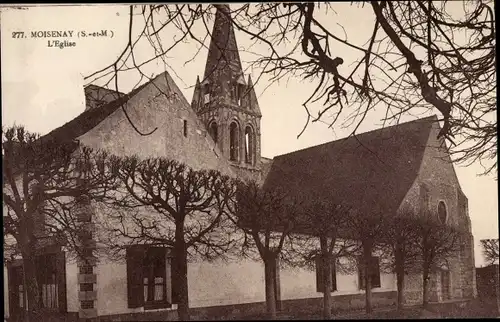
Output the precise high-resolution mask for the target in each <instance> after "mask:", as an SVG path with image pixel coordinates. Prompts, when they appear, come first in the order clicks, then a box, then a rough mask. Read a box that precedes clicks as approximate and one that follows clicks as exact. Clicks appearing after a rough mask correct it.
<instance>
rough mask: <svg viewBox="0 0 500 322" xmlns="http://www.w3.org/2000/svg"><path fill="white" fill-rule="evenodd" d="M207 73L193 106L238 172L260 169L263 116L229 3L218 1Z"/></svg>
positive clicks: (197, 88) (195, 94)
mask: <svg viewBox="0 0 500 322" xmlns="http://www.w3.org/2000/svg"><path fill="white" fill-rule="evenodd" d="M216 7H217V12H216V15H215V21H214V26H213V30H212V34H211V36H212V37H211V41H210V47H209V51H208V57H207V62H206V65H205V74H204V76H203V79H202V80H201V81H200V79H199V77H197V79H196V85H195V89H194V95H193V100H192V103H191V106H192V108H193V110H194V111H195V112H196V113H197V114H198V117H199V118H200V119H201V120H202V121H203V123H204V124H205V127H206V128H207V131H208V133H210V135H211V136H212V138H213V139H214V141H215V142H216V144H217V146H218V147H219V149H220V150H221V151H222V154H223V155H224V157H225V158H227V160H229V161H230V164H231V165H232V166H233V167H236V168H237V172H238V173H239V172H241V171H243V172H246V173H249V172H250V173H256V172H260V168H261V158H260V151H261V145H260V119H261V117H262V115H261V112H260V108H259V103H258V102H257V95H256V94H255V90H254V87H253V82H252V79H251V77H250V75H248V78H247V79H245V75H244V74H243V68H242V66H241V60H240V55H239V52H238V46H237V44H236V37H235V34H234V29H233V25H232V23H231V20H230V19H228V17H229V16H230V14H231V13H230V9H229V6H228V5H216Z"/></svg>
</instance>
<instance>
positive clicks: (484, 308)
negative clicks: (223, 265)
mask: <svg viewBox="0 0 500 322" xmlns="http://www.w3.org/2000/svg"><path fill="white" fill-rule="evenodd" d="M499 316H500V314H499V312H498V308H497V304H496V301H495V299H487V300H480V299H474V300H471V301H468V302H454V303H433V304H430V305H429V307H427V308H426V309H424V308H422V307H420V306H414V307H408V308H405V309H403V310H402V311H398V310H396V309H394V308H389V309H385V310H384V309H380V310H376V311H374V312H373V313H371V314H366V313H364V311H353V312H342V313H341V314H336V315H334V316H332V319H342V320H344V319H345V320H362V319H370V320H371V319H436V318H495V317H499ZM240 319H241V320H264V319H268V317H267V316H266V315H265V314H260V315H253V316H246V317H245V318H239V319H238V320H240ZM276 319H277V320H320V319H321V315H320V314H319V313H318V314H314V315H311V314H300V313H295V314H286V315H285V314H278V316H277V318H276Z"/></svg>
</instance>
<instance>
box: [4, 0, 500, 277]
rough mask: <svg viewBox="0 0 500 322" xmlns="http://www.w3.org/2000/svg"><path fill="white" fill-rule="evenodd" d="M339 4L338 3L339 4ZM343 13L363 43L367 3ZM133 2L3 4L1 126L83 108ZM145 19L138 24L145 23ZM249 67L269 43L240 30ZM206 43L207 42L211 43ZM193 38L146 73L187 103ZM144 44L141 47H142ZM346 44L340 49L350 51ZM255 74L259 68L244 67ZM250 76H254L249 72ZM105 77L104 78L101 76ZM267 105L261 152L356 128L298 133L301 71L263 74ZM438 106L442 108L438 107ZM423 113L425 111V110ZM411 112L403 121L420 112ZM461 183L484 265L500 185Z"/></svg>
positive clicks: (55, 120) (462, 176)
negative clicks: (272, 77)
mask: <svg viewBox="0 0 500 322" xmlns="http://www.w3.org/2000/svg"><path fill="white" fill-rule="evenodd" d="M336 6H337V4H336ZM338 6H339V7H340V9H341V10H340V9H339V11H338V12H339V13H340V12H342V14H337V15H335V16H334V17H335V19H332V21H334V22H335V26H336V27H335V26H334V27H332V28H338V26H340V25H342V27H343V30H344V31H345V32H346V36H347V35H348V37H349V39H350V40H351V41H354V42H357V43H359V44H360V45H362V44H363V43H364V41H366V39H367V36H369V35H367V32H366V30H371V29H372V28H373V25H372V24H373V22H372V21H371V20H370V17H371V15H368V14H367V12H366V10H368V8H358V7H356V6H351V5H350V4H349V3H339V4H338ZM128 21H129V18H128V7H126V6H115V5H94V6H40V7H30V8H29V9H26V10H19V9H10V8H2V9H1V12H0V23H1V62H2V66H1V67H2V68H1V82H2V84H1V86H2V125H12V124H19V125H24V126H25V127H26V129H27V130H29V131H31V132H38V133H40V134H45V133H48V132H49V131H51V130H52V129H54V128H57V127H59V126H61V125H63V124H64V123H66V122H68V121H70V120H71V119H73V118H74V117H76V116H77V115H79V114H80V113H82V112H83V111H84V109H85V101H84V92H83V86H84V85H86V84H87V81H85V80H84V76H87V75H89V74H91V73H92V72H94V71H96V70H99V69H101V68H103V67H105V66H107V65H108V64H110V63H111V62H113V61H114V60H115V59H116V57H117V56H118V55H119V54H120V53H121V51H122V50H123V48H124V46H125V44H126V42H127V40H128V38H127V37H128ZM139 25H140V22H138V23H137V25H136V26H137V28H136V29H139ZM50 30H71V31H74V34H76V33H77V32H78V31H86V32H87V33H89V32H93V31H101V30H107V31H108V34H111V32H110V31H112V34H113V37H112V38H111V37H98V38H72V39H71V41H74V42H75V43H76V45H75V46H73V47H67V48H63V49H60V48H57V47H48V43H47V42H48V38H45V39H44V38H30V37H29V36H30V34H31V31H50ZM13 32H25V34H26V35H27V38H24V39H19V38H13V37H12V33H13ZM172 32H173V31H172V30H170V31H169V30H164V31H163V33H162V35H161V36H162V37H163V38H162V39H166V41H168V40H170V41H172V39H174V40H175V37H176V36H175V34H172ZM236 37H237V42H238V46H239V48H241V49H242V51H241V52H240V56H241V59H242V63H243V68H244V69H245V68H246V67H248V66H249V65H248V63H247V62H248V61H250V60H252V59H253V58H254V56H253V54H252V53H253V52H258V51H259V49H260V50H263V47H259V45H252V41H250V40H249V39H248V38H247V37H246V35H243V34H242V33H241V32H236ZM206 45H208V42H207V43H206ZM146 47H147V46H145V45H144V46H143V47H138V52H139V53H142V57H141V54H138V57H137V59H138V60H139V61H141V58H142V59H146V58H148V57H149V56H148V55H150V54H151V53H150V51H148V49H147V48H146ZM198 47H199V46H197V45H196V44H193V43H181V45H179V46H178V47H176V48H174V50H172V51H171V52H169V53H168V55H167V57H165V59H164V61H156V62H153V63H151V64H148V65H147V66H146V67H145V68H144V72H145V73H146V74H148V75H158V74H160V73H162V72H163V71H164V70H165V69H167V70H168V72H169V73H170V74H171V75H172V76H173V77H174V80H175V81H176V83H177V85H178V86H179V88H181V90H182V91H183V93H184V95H185V96H186V99H187V100H188V102H190V101H191V99H192V93H193V85H194V83H195V81H196V77H197V75H199V76H200V77H202V76H203V73H204V68H205V60H206V49H204V48H202V49H201V50H200V52H199V54H198V55H197V56H196V57H194V58H193V56H194V53H195V52H197V48H198ZM142 48H143V49H142ZM351 54H352V53H350V52H348V51H347V50H345V51H343V52H339V53H338V55H339V56H343V57H349V56H350V55H351ZM245 73H246V74H248V73H251V74H252V79H253V80H254V83H255V80H256V79H258V78H259V75H258V73H256V72H255V71H252V70H251V69H246V70H245ZM247 77H248V76H247ZM137 80H138V79H137V77H136V76H135V75H128V74H127V75H123V76H122V77H120V83H119V86H120V88H119V89H120V91H122V92H128V91H129V90H131V89H132V88H133V87H134V86H135V85H136V83H137ZM96 83H97V84H99V81H97V82H96ZM255 88H256V92H257V95H258V99H259V105H260V108H261V112H262V115H263V117H262V121H261V138H262V143H261V144H262V156H264V157H268V158H272V157H274V156H277V155H280V154H284V153H288V152H292V151H295V150H298V149H302V148H306V147H310V146H314V145H318V144H322V143H325V142H329V141H333V140H336V139H340V138H343V137H346V136H348V135H349V134H350V133H351V132H350V131H351V130H352V129H348V128H342V127H340V126H336V127H334V128H329V127H328V125H327V124H325V123H321V122H317V123H313V124H310V125H309V126H308V127H307V129H306V131H305V132H304V133H303V134H302V135H301V136H300V137H299V138H297V135H298V134H299V133H300V132H301V130H302V128H303V127H304V124H305V120H306V114H305V111H304V108H303V107H302V103H303V102H304V101H305V100H306V99H307V98H308V95H309V94H310V93H312V91H313V90H314V86H313V84H310V83H307V82H305V81H303V80H301V79H300V78H290V79H289V80H288V81H280V82H278V83H272V84H270V83H269V81H268V80H267V79H266V78H265V77H262V78H261V79H260V80H259V81H258V82H257V84H255ZM436 112H437V111H436ZM383 113H384V112H383V110H375V111H374V112H373V113H372V114H370V116H369V118H367V119H366V120H365V121H364V122H363V124H362V126H361V127H360V129H359V130H358V133H361V132H364V131H369V130H374V129H377V128H380V127H381V126H382V125H383V123H382V122H381V118H382V117H383ZM422 116H425V115H420V116H419V117H422ZM416 117H417V116H413V117H411V116H408V117H406V118H403V121H409V120H413V119H415V118H416ZM455 170H456V172H457V175H458V178H459V181H460V184H461V187H462V189H463V191H464V192H465V194H466V195H467V197H468V199H469V214H470V217H471V222H472V231H473V234H474V239H475V244H476V245H475V261H476V266H478V267H479V266H481V265H484V260H483V257H482V254H481V249H480V247H479V240H480V239H485V238H498V190H497V181H495V179H494V178H493V177H491V176H478V175H477V174H479V173H481V172H482V168H481V166H480V165H479V164H473V165H471V166H469V167H461V166H458V165H455Z"/></svg>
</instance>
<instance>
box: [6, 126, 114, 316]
mask: <svg viewBox="0 0 500 322" xmlns="http://www.w3.org/2000/svg"><path fill="white" fill-rule="evenodd" d="M2 158H3V180H2V190H3V201H4V238H5V239H10V240H11V241H12V242H14V244H12V243H11V246H12V247H11V249H12V250H14V251H15V252H17V253H18V254H20V255H21V257H22V259H23V269H24V277H25V284H26V286H25V287H26V292H27V298H28V303H29V305H28V308H29V311H28V315H27V318H28V319H29V320H31V321H35V320H36V319H37V318H39V314H40V310H41V299H40V292H39V288H38V283H37V267H36V261H35V257H36V256H35V255H36V250H37V249H39V248H41V247H43V246H44V245H48V244H51V243H56V244H59V245H61V244H62V245H65V246H67V247H70V248H72V249H73V250H76V251H77V252H78V250H79V249H80V248H79V247H80V246H81V243H80V240H79V238H78V234H77V232H78V230H79V221H78V219H77V218H76V216H75V214H74V213H73V212H72V209H73V208H74V207H75V205H76V204H77V202H78V198H79V197H80V196H81V195H87V196H90V197H91V198H92V199H95V200H98V199H100V198H103V197H104V196H105V195H106V193H107V192H108V190H109V189H112V185H113V175H112V173H110V172H109V171H106V169H105V167H104V163H105V162H106V160H107V154H105V153H101V152H94V151H92V150H91V149H89V148H86V147H81V146H79V144H78V143H76V142H73V141H71V142H55V141H48V140H46V139H45V138H40V136H39V135H37V134H33V133H29V132H27V131H25V129H24V128H23V127H9V128H6V129H2Z"/></svg>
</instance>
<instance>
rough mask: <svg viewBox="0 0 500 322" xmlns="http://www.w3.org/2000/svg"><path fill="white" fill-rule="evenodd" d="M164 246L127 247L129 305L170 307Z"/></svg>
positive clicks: (148, 307) (151, 307) (153, 307)
mask: <svg viewBox="0 0 500 322" xmlns="http://www.w3.org/2000/svg"><path fill="white" fill-rule="evenodd" d="M166 259H167V258H166V248H163V247H153V246H146V245H135V246H132V247H130V248H129V249H127V289H128V303H129V307H130V308H133V307H142V306H144V308H145V309H156V308H165V307H170V304H169V303H168V299H167V267H166Z"/></svg>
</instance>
